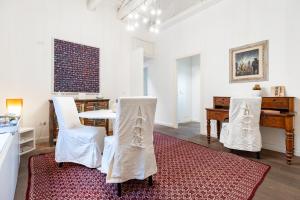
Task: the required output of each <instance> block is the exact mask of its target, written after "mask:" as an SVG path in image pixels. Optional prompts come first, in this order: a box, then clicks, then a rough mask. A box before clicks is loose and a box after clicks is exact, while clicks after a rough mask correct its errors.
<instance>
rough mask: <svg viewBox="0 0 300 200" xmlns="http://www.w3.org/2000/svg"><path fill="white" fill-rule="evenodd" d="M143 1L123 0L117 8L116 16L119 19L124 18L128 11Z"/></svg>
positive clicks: (143, 0) (134, 8)
mask: <svg viewBox="0 0 300 200" xmlns="http://www.w3.org/2000/svg"><path fill="white" fill-rule="evenodd" d="M147 1H152V0H147ZM144 2H145V0H123V1H122V3H121V5H120V7H119V8H118V18H119V19H120V20H124V19H125V18H126V17H127V16H128V15H129V14H130V13H132V12H134V11H135V10H136V9H138V8H139V7H140V6H141V5H142V4H143V3H144Z"/></svg>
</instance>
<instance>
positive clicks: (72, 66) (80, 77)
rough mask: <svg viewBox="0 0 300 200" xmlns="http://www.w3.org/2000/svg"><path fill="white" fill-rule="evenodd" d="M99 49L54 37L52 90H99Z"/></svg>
mask: <svg viewBox="0 0 300 200" xmlns="http://www.w3.org/2000/svg"><path fill="white" fill-rule="evenodd" d="M99 57H100V50H99V48H96V47H90V46H86V45H82V44H76V43H72V42H67V41H63V40H58V39H54V92H76V93H77V92H82V93H99V92H100V78H99V77H100V59H99Z"/></svg>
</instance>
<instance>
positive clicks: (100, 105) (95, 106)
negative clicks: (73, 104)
mask: <svg viewBox="0 0 300 200" xmlns="http://www.w3.org/2000/svg"><path fill="white" fill-rule="evenodd" d="M101 109H108V102H107V101H100V102H88V103H86V104H85V108H84V110H85V111H92V110H101Z"/></svg>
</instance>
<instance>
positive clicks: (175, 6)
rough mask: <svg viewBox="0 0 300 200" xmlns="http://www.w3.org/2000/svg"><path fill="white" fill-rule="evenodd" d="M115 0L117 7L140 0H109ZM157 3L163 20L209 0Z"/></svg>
mask: <svg viewBox="0 0 300 200" xmlns="http://www.w3.org/2000/svg"><path fill="white" fill-rule="evenodd" d="M110 1H115V2H116V7H119V6H120V5H121V4H122V5H126V4H128V5H129V4H131V3H133V2H134V1H140V0H110ZM157 1H158V4H159V5H160V8H161V10H162V11H163V12H162V15H161V20H162V22H165V21H167V20H169V19H171V18H173V17H175V16H177V15H179V14H180V13H182V12H184V11H186V10H187V9H189V8H191V7H193V6H196V5H198V4H200V3H203V2H206V1H209V0H157Z"/></svg>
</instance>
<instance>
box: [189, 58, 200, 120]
mask: <svg viewBox="0 0 300 200" xmlns="http://www.w3.org/2000/svg"><path fill="white" fill-rule="evenodd" d="M191 66H192V121H194V122H200V115H201V110H200V101H201V98H200V78H201V76H200V55H195V56H192V57H191Z"/></svg>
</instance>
